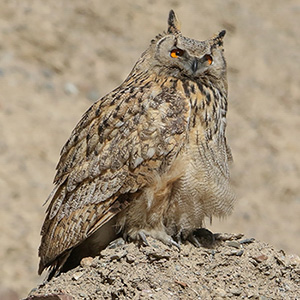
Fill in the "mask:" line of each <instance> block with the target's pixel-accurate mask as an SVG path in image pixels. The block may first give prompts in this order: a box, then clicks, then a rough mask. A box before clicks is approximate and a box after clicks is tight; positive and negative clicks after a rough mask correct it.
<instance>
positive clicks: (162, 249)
mask: <svg viewBox="0 0 300 300" xmlns="http://www.w3.org/2000/svg"><path fill="white" fill-rule="evenodd" d="M218 239H219V240H217V241H216V242H215V245H214V247H212V248H196V247H194V246H193V245H191V244H186V245H182V246H181V251H178V250H177V249H176V248H169V247H168V246H165V245H164V244H162V243H160V242H158V241H156V240H153V239H150V238H149V243H150V246H146V247H143V246H142V247H138V246H137V245H135V244H133V243H130V244H126V243H124V242H123V243H120V244H119V245H117V246H116V247H115V245H114V247H112V248H108V249H105V250H104V251H102V252H101V256H100V257H96V258H94V259H93V258H84V259H83V260H82V261H81V266H79V267H77V268H75V269H73V270H71V271H69V272H68V273H65V274H61V275H60V276H59V277H57V278H54V279H53V280H51V281H50V282H49V283H47V284H45V285H43V286H40V287H39V288H37V289H35V290H33V291H32V292H31V294H30V297H29V298H27V299H30V300H34V299H49V300H50V299H53V300H54V299H58V300H59V299H65V300H66V299H140V298H143V299H224V298H225V299H227V298H231V299H244V298H246V299H300V291H299V284H300V258H299V257H298V256H293V255H290V256H286V255H285V254H284V252H283V251H278V250H276V249H274V248H273V247H272V246H270V245H268V244H266V243H262V242H258V241H255V240H254V239H245V238H243V237H242V235H227V236H226V235H222V236H219V238H218ZM49 295H52V298H51V297H50V296H49ZM55 295H56V296H55ZM57 295H60V296H57ZM67 295H69V296H71V297H72V298H71V297H70V298H68V297H67ZM46 296H47V297H48V298H45V297H46ZM49 297H50V298H49Z"/></svg>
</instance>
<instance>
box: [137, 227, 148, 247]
mask: <svg viewBox="0 0 300 300" xmlns="http://www.w3.org/2000/svg"><path fill="white" fill-rule="evenodd" d="M138 236H139V238H140V240H141V241H142V242H143V244H144V245H145V246H150V245H149V243H148V241H147V238H146V235H145V233H144V232H142V231H140V232H139V233H138Z"/></svg>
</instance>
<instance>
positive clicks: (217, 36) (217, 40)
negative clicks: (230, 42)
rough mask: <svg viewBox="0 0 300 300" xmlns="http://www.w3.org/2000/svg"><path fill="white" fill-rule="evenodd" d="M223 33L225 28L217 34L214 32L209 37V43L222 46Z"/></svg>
mask: <svg viewBox="0 0 300 300" xmlns="http://www.w3.org/2000/svg"><path fill="white" fill-rule="evenodd" d="M225 34H226V30H222V31H220V32H219V33H218V34H215V35H214V36H213V37H212V38H211V44H212V45H214V46H219V47H221V46H223V39H224V36H225Z"/></svg>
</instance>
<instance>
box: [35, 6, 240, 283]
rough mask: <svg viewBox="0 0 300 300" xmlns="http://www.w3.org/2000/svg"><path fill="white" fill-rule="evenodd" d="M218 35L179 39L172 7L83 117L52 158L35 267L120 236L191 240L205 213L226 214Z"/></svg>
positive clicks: (222, 65) (54, 264)
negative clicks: (117, 81) (164, 23)
mask: <svg viewBox="0 0 300 300" xmlns="http://www.w3.org/2000/svg"><path fill="white" fill-rule="evenodd" d="M224 35H225V30H223V31H221V32H220V33H218V34H217V35H215V36H213V37H212V38H210V39H208V40H205V41H197V40H194V39H191V38H188V37H185V36H184V35H182V33H181V30H180V26H179V21H178V19H177V17H176V15H175V13H174V11H173V10H171V11H170V13H169V17H168V29H167V31H166V32H164V33H163V34H159V35H158V36H156V37H155V38H154V39H153V40H152V41H151V43H150V46H149V47H148V49H147V50H146V51H145V52H144V53H143V54H142V55H141V57H140V59H139V60H138V61H137V63H136V64H135V66H134V67H133V70H132V71H131V73H130V74H129V76H128V77H127V79H126V80H125V81H124V82H123V83H122V84H121V85H120V86H119V87H117V88H116V89H115V90H113V91H112V92H110V93H109V94H107V95H106V96H104V97H103V98H102V99H100V100H98V101H97V102H95V103H94V104H93V105H92V106H91V107H90V108H89V109H88V110H87V112H86V113H85V114H84V115H83V117H82V119H81V120H80V121H79V123H78V124H77V126H76V127H75V129H74V130H73V131H72V133H71V136H70V138H69V139H68V141H67V142H66V144H65V145H64V147H63V149H62V151H61V156H60V160H59V163H58V165H57V173H56V176H55V179H54V184H55V187H54V189H53V191H52V192H51V194H50V196H49V198H48V201H49V206H48V208H47V211H46V217H45V221H44V224H43V226H42V230H41V236H42V239H41V245H40V247H39V257H40V265H39V274H41V273H42V271H43V270H44V269H45V268H50V270H49V279H50V278H52V277H53V276H57V275H58V274H60V273H61V272H66V271H67V270H69V269H72V268H74V267H75V266H77V265H78V264H79V263H80V260H81V259H82V258H83V257H86V256H95V255H97V254H98V253H99V252H100V251H101V250H102V249H104V248H105V247H106V246H107V245H108V244H109V243H110V242H111V241H113V240H114V239H116V238H117V237H119V236H122V237H123V238H124V239H126V240H128V241H137V242H141V243H147V236H151V237H152V238H154V239H157V240H160V241H162V242H163V243H165V244H167V245H170V246H172V245H174V246H177V247H179V244H180V243H181V242H184V241H188V240H189V241H192V242H193V243H194V244H196V245H197V244H199V243H198V242H197V235H196V232H197V230H199V229H201V228H203V226H204V223H203V222H204V219H205V218H210V219H211V218H212V216H217V217H221V216H226V215H228V214H229V213H230V212H231V211H232V207H233V203H234V200H235V197H234V193H233V192H232V189H231V186H230V180H229V169H228V164H229V162H230V161H231V160H232V156H231V151H230V148H229V147H228V145H227V142H226V137H225V129H226V113H227V79H226V62H225V58H224V53H223V52H224V50H223V38H224Z"/></svg>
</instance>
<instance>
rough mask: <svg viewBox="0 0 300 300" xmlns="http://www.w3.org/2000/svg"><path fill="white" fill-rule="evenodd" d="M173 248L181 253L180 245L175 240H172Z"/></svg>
mask: <svg viewBox="0 0 300 300" xmlns="http://www.w3.org/2000/svg"><path fill="white" fill-rule="evenodd" d="M171 246H175V247H176V248H177V249H178V250H179V251H180V250H181V248H180V245H179V243H177V242H175V241H174V240H173V239H171Z"/></svg>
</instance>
